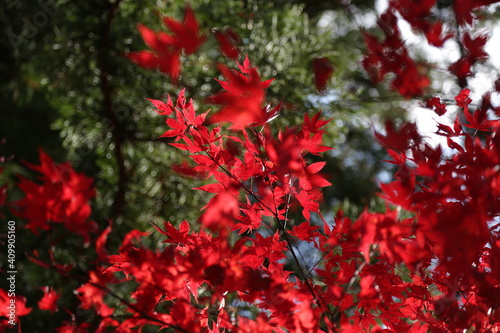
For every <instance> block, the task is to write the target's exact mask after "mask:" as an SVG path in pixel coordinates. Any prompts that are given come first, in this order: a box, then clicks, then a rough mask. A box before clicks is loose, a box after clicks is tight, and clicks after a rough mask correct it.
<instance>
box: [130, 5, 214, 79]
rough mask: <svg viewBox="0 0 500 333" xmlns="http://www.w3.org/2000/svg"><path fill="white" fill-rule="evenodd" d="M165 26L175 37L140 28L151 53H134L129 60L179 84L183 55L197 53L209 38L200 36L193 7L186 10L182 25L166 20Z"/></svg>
mask: <svg viewBox="0 0 500 333" xmlns="http://www.w3.org/2000/svg"><path fill="white" fill-rule="evenodd" d="M163 23H164V24H165V26H166V27H167V28H169V29H170V31H172V33H173V35H169V34H167V33H165V32H154V31H152V30H150V29H149V28H147V27H145V26H144V25H142V24H139V25H138V26H137V28H138V29H139V32H140V33H141V36H142V39H143V40H144V42H145V43H146V44H147V45H148V46H149V47H150V48H151V51H139V52H131V53H128V54H126V56H127V57H128V58H129V59H130V60H132V61H133V62H134V63H136V64H137V65H139V66H141V67H144V68H147V69H158V70H160V71H161V72H163V73H165V74H166V75H168V76H170V78H171V79H172V80H173V81H176V80H177V77H178V76H179V74H180V71H181V63H180V56H181V53H182V52H184V53H185V54H187V55H189V54H191V53H193V52H195V51H196V50H197V49H198V48H199V46H200V45H201V44H203V43H204V42H205V39H206V36H204V35H200V32H199V26H198V22H197V21H196V18H195V16H194V13H193V11H192V9H191V8H190V7H187V8H186V11H185V16H184V21H183V22H178V21H175V20H174V19H172V18H169V17H165V18H164V19H163Z"/></svg>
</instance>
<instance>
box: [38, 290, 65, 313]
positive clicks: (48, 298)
mask: <svg viewBox="0 0 500 333" xmlns="http://www.w3.org/2000/svg"><path fill="white" fill-rule="evenodd" d="M42 290H43V297H42V299H40V300H39V301H38V308H39V309H40V310H48V311H51V312H54V311H56V310H57V300H58V299H59V297H60V296H61V295H59V294H58V293H57V292H55V291H54V290H53V289H52V288H50V287H43V288H42Z"/></svg>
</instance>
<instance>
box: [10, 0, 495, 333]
mask: <svg viewBox="0 0 500 333" xmlns="http://www.w3.org/2000/svg"><path fill="white" fill-rule="evenodd" d="M492 2H494V1H475V2H474V3H473V4H469V3H465V2H463V1H456V2H455V3H454V5H453V7H452V9H453V10H454V15H455V19H454V23H455V24H456V25H457V26H458V27H460V29H458V30H457V31H458V32H456V31H451V30H449V29H448V27H447V24H445V22H442V21H440V20H439V19H438V18H434V17H432V18H430V17H429V14H430V13H431V12H432V11H433V10H434V9H435V7H436V6H437V4H436V2H435V1H425V2H416V1H389V6H388V8H387V10H386V12H385V13H383V14H382V15H381V16H380V18H379V21H378V27H380V29H381V33H382V34H383V38H382V39H380V38H378V37H376V36H375V35H373V34H372V33H369V32H363V36H364V40H365V42H366V46H367V54H366V56H365V58H364V60H363V63H362V65H363V66H364V68H365V69H366V71H367V76H368V77H369V78H370V79H371V80H372V81H373V83H374V84H378V83H382V82H384V80H385V76H386V75H389V74H390V76H391V82H390V88H391V89H393V90H394V91H395V92H397V93H398V94H400V95H401V96H403V97H404V98H407V99H410V98H419V103H420V104H421V105H422V106H423V107H426V108H428V109H429V110H427V111H428V112H431V110H432V111H434V112H435V113H436V114H437V115H438V116H449V117H450V118H452V119H453V121H452V124H446V123H442V121H441V120H439V119H438V120H437V125H436V126H437V127H436V128H437V131H436V133H437V134H438V135H440V136H442V137H444V138H445V139H446V144H445V145H437V146H436V145H432V144H430V143H429V142H428V141H426V138H424V137H423V136H422V134H421V133H420V132H419V129H418V127H417V126H416V124H414V123H403V124H399V125H396V124H394V123H392V122H390V121H388V122H387V123H386V124H385V129H384V130H383V131H382V130H381V131H377V132H376V133H375V134H374V136H375V139H376V140H377V141H378V142H379V144H381V145H382V146H383V147H384V148H386V150H387V153H388V156H389V158H390V160H388V161H387V162H388V163H391V164H393V165H394V166H395V170H396V171H395V173H394V175H393V178H392V180H391V181H390V182H388V183H385V184H380V197H381V198H382V199H383V200H384V202H385V204H386V210H385V211H384V212H371V211H369V210H368V209H366V210H365V211H364V212H363V213H362V214H360V216H358V217H356V218H354V219H353V218H349V217H348V216H345V215H344V213H343V212H342V211H338V212H335V214H334V215H333V216H329V215H327V214H325V215H323V213H322V212H321V210H320V207H321V206H320V203H321V201H322V199H323V193H322V189H323V188H325V187H328V186H330V185H331V182H335V179H334V178H333V179H332V178H331V177H330V176H329V175H327V174H323V173H322V170H323V169H324V167H325V164H326V162H325V161H323V160H322V156H324V154H328V153H329V151H330V150H331V149H332V148H331V147H328V146H326V145H325V144H324V143H323V141H324V136H325V135H326V134H327V132H326V130H325V126H326V125H327V124H328V122H329V121H330V119H325V118H324V117H323V116H322V114H321V113H316V114H307V113H305V115H304V117H303V121H302V123H301V124H300V125H298V126H292V127H279V126H276V125H275V119H276V117H280V110H281V108H282V103H271V102H270V101H268V99H267V98H266V97H267V95H266V94H267V89H268V88H269V87H270V86H271V85H272V83H273V78H261V75H260V73H259V68H258V67H256V66H255V65H254V64H252V62H251V59H249V57H248V56H246V57H245V58H244V59H240V60H241V62H239V61H238V60H236V61H235V62H234V63H232V60H231V62H229V63H227V64H219V65H218V68H219V71H220V73H221V75H222V76H223V77H224V78H225V80H217V82H218V83H219V84H220V86H221V91H220V92H218V93H216V94H214V95H212V96H210V97H209V98H208V99H205V100H200V101H198V100H195V98H196V96H190V94H189V93H188V92H187V91H186V90H185V89H182V88H179V91H178V93H177V94H176V96H168V97H167V98H165V99H156V98H158V97H156V98H155V97H154V96H150V97H152V98H151V99H149V101H150V102H151V103H152V105H153V106H154V108H155V110H156V112H157V113H158V115H159V116H161V117H165V132H164V133H163V134H162V135H161V137H162V138H169V140H170V141H169V146H170V147H169V148H168V149H178V150H180V151H182V152H183V154H185V157H186V161H185V162H184V163H182V164H180V165H175V166H173V168H174V169H175V170H176V171H178V172H179V173H180V174H182V175H184V176H186V177H193V178H196V179H198V180H199V186H198V187H196V188H195V189H193V190H197V191H203V192H207V193H208V194H207V202H206V205H205V206H204V207H202V208H201V212H200V215H199V218H198V220H197V221H164V222H162V223H158V222H156V221H151V224H152V227H153V230H154V233H155V235H156V236H159V237H161V240H162V242H161V244H160V245H158V246H156V247H148V246H145V245H144V243H143V240H144V239H145V238H147V237H151V236H152V235H151V233H149V232H147V231H143V230H137V229H136V230H132V231H130V232H128V233H127V234H126V235H125V236H124V237H122V238H120V241H119V243H120V245H119V247H118V249H117V250H116V251H110V250H109V248H110V243H111V238H112V237H117V236H115V234H116V232H117V231H118V230H117V229H118V227H117V225H115V224H114V223H113V221H109V223H108V225H107V226H106V227H105V228H101V229H99V228H98V225H97V224H96V222H94V221H93V220H92V219H91V206H90V204H89V200H90V199H91V198H92V197H94V196H95V189H94V187H93V185H92V179H90V178H89V177H86V176H85V175H83V174H81V173H78V172H76V171H75V170H74V169H73V168H72V167H71V165H70V164H69V163H65V164H58V163H55V162H54V161H53V160H52V159H51V158H50V157H49V156H48V155H47V154H45V153H44V152H43V151H42V150H40V165H39V166H38V165H28V166H29V167H30V168H31V169H33V170H35V171H37V172H38V173H39V174H40V179H39V181H38V182H35V181H30V180H27V179H25V178H21V179H20V180H19V182H18V187H19V188H20V189H21V191H22V192H23V193H24V196H23V198H22V199H20V200H18V201H15V202H10V203H9V206H10V207H11V209H12V210H13V211H14V212H15V214H16V215H17V216H18V217H19V218H20V219H22V221H24V224H23V226H22V227H23V228H27V229H29V230H30V231H32V232H33V233H38V232H39V231H40V230H43V231H45V232H50V231H51V230H53V229H54V228H56V227H58V226H62V227H64V229H65V231H67V232H70V233H74V234H76V235H78V236H79V237H81V239H82V246H83V245H84V244H90V248H91V249H92V251H93V255H92V256H89V257H88V258H87V259H88V261H89V264H88V267H87V269H86V270H83V271H82V270H81V269H78V267H74V266H73V265H72V264H68V263H64V262H59V261H58V258H57V257H56V255H54V250H53V248H55V247H57V242H53V243H51V247H50V248H49V249H48V251H46V253H42V252H40V251H38V249H29V250H27V255H28V257H29V258H30V260H31V261H32V262H34V263H35V264H37V265H40V266H41V267H44V268H46V269H50V270H53V271H55V272H57V273H58V274H59V275H60V276H61V277H62V278H63V279H72V280H76V281H78V282H79V283H78V287H77V288H75V290H74V293H75V297H76V298H77V299H78V305H77V308H76V309H62V308H58V300H59V299H60V298H61V297H63V296H62V295H61V293H60V292H59V291H58V290H57V289H54V288H53V287H52V286H47V285H46V283H45V282H41V284H40V286H37V287H39V288H41V290H42V291H43V295H42V296H41V298H40V299H39V300H37V301H36V303H33V304H29V306H33V307H36V308H37V310H40V311H47V312H48V313H53V312H54V311H58V310H59V311H65V312H67V313H68V316H67V320H66V321H65V322H63V323H61V325H60V326H59V328H58V329H57V332H87V331H93V332H109V331H114V332H140V331H148V330H154V331H175V332H193V333H195V332H415V333H417V332H418V333H420V332H484V333H487V332H498V331H500V261H499V260H500V259H499V258H500V229H499V228H500V120H499V118H500V107H499V106H497V103H496V102H495V100H494V98H493V97H494V96H498V94H500V78H499V79H497V80H496V81H495V83H494V86H493V87H492V89H491V91H489V92H487V93H485V94H484V95H483V96H482V97H480V98H479V99H478V100H476V101H473V100H472V99H471V88H472V87H469V86H468V78H469V77H470V76H471V75H472V69H473V68H474V66H475V65H476V64H477V63H479V62H481V61H484V60H485V59H486V58H487V53H486V52H485V50H484V46H485V43H486V41H487V36H486V35H485V34H484V33H482V34H476V33H475V32H474V31H473V28H474V22H475V21H476V20H477V19H478V16H477V15H478V14H476V13H475V11H476V10H477V9H480V8H481V7H483V6H487V5H489V4H491V3H492ZM398 16H399V17H401V19H404V20H406V21H408V23H409V24H410V25H411V26H412V27H413V29H415V31H417V32H420V33H422V35H423V36H424V37H425V38H426V39H427V41H428V43H429V44H430V45H433V46H436V47H442V46H443V45H444V44H445V42H446V41H447V40H449V39H451V38H454V39H455V40H456V42H457V43H459V45H460V47H461V50H462V52H463V54H462V56H461V58H460V59H459V60H457V61H456V62H453V63H451V64H447V66H448V70H449V72H450V73H451V74H452V75H453V76H454V79H455V80H456V82H457V86H458V87H459V88H460V89H458V90H457V91H456V94H455V96H454V99H453V100H447V99H445V98H440V97H437V96H435V97H429V98H428V96H426V95H425V93H426V91H427V89H428V88H429V86H430V85H431V83H432V80H431V77H430V76H427V74H426V73H424V72H422V68H423V67H422V66H421V65H419V64H418V63H417V62H416V61H415V60H414V59H413V58H412V55H411V52H410V51H409V50H408V49H407V47H406V45H405V42H404V40H403V38H402V35H401V32H400V30H399V27H398ZM164 23H165V25H166V26H167V27H168V28H169V30H170V31H171V32H172V34H171V35H169V34H167V33H164V32H159V33H156V32H153V31H151V30H149V29H148V28H146V27H145V26H143V25H139V26H138V28H139V30H140V31H141V34H142V36H143V38H144V41H145V42H146V44H147V45H148V46H149V47H150V48H151V49H152V51H140V52H139V53H131V54H129V55H128V57H129V58H130V59H131V60H132V61H133V62H135V63H136V64H138V65H139V66H143V67H146V68H149V69H158V70H160V71H161V72H163V73H164V74H166V75H167V76H168V78H169V79H171V80H176V79H177V77H178V75H179V73H180V63H181V59H182V54H191V53H194V52H196V50H197V49H198V47H199V46H200V45H201V44H203V43H204V42H205V41H206V39H207V37H205V35H203V34H202V33H201V32H200V30H201V28H200V26H199V24H198V22H197V20H196V17H195V14H194V12H193V11H192V10H191V9H190V8H189V7H188V8H187V9H186V14H185V18H184V21H183V22H178V21H175V20H173V19H171V18H165V19H164ZM457 33H458V34H459V35H458V36H457V35H456V34H457ZM215 38H216V40H217V41H218V43H219V46H220V48H221V50H220V51H221V53H222V54H224V55H225V56H226V57H227V58H232V59H239V58H242V57H241V56H240V54H239V52H238V50H237V46H238V42H239V40H238V38H237V36H236V35H234V34H233V33H232V32H231V30H228V29H226V30H221V31H219V32H218V33H217V34H216V35H215ZM311 60H312V64H313V72H314V75H315V85H316V88H317V89H318V90H321V91H323V90H325V89H326V86H327V84H328V80H329V78H330V77H331V75H333V73H334V68H333V66H332V65H331V63H330V62H329V60H328V58H326V57H320V58H314V59H311ZM284 101H285V102H286V96H285V97H284ZM205 104H212V105H219V106H220V108H219V109H218V110H215V111H212V110H208V109H207V108H206V107H205V106H204V105H205ZM451 109H455V110H456V111H455V113H453V114H452V111H451ZM440 119H442V118H440ZM159 121H160V120H159ZM2 201H3V199H2ZM294 212H299V213H300V214H293V213H294ZM297 216H300V217H297ZM306 250H307V251H306ZM5 294H6V292H5V291H4V290H0V296H1V303H2V304H3V305H5V304H6V303H7V302H8V298H7V296H6V295H5ZM17 299H18V304H19V308H18V311H19V312H18V316H19V317H21V316H29V314H30V311H32V308H29V307H27V305H26V301H25V299H24V298H23V297H22V296H18V298H17ZM3 307H4V306H3ZM4 308H5V307H4ZM77 311H83V312H85V311H92V313H93V317H92V318H91V319H90V320H88V321H82V320H79V319H77V317H76V316H75V313H76V312H77ZM1 313H2V314H3V315H4V312H1ZM19 317H18V319H17V320H19V321H21V320H24V319H22V318H19ZM1 325H3V327H5V326H7V325H8V324H7V322H6V321H5V320H3V318H2V322H1ZM19 327H20V326H19Z"/></svg>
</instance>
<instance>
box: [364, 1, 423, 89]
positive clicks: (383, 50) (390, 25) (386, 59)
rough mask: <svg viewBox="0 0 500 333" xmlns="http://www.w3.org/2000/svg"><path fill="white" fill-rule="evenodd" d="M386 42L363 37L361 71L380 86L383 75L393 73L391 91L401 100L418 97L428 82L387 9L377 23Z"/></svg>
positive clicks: (395, 19)
mask: <svg viewBox="0 0 500 333" xmlns="http://www.w3.org/2000/svg"><path fill="white" fill-rule="evenodd" d="M378 25H379V26H380V28H381V29H382V31H383V32H384V36H385V39H384V40H382V41H379V40H378V39H377V38H375V37H374V36H372V35H370V34H368V33H364V34H363V37H364V40H365V44H366V45H367V47H368V54H366V55H365V57H364V58H363V62H362V64H363V67H364V68H365V70H366V72H367V73H368V76H369V77H370V79H371V80H372V82H373V83H379V82H381V81H382V80H383V79H384V77H385V75H386V74H388V73H394V75H395V78H394V80H393V81H392V83H391V88H392V89H393V90H397V91H398V92H399V93H400V94H401V95H402V96H404V97H408V98H409V97H413V96H420V95H422V94H423V93H424V89H425V88H427V86H429V84H430V80H429V78H428V77H427V76H426V75H425V74H423V71H422V70H421V69H420V68H419V65H417V64H416V63H415V62H414V61H413V60H412V59H411V58H410V56H409V54H408V50H407V49H406V47H405V45H404V42H403V40H402V39H401V34H400V31H399V28H398V25H397V18H396V15H395V14H394V12H393V11H392V10H391V9H390V8H389V9H388V10H387V11H386V12H385V13H384V14H383V15H382V16H381V17H380V18H379V20H378Z"/></svg>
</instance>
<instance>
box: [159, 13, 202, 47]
mask: <svg viewBox="0 0 500 333" xmlns="http://www.w3.org/2000/svg"><path fill="white" fill-rule="evenodd" d="M163 23H164V24H165V26H167V27H168V28H169V29H170V31H172V32H173V33H174V36H173V43H172V44H173V45H174V46H175V47H176V48H177V49H182V50H184V52H185V53H186V54H191V53H193V52H195V51H196V49H198V47H200V45H201V44H203V43H204V42H205V39H206V36H205V35H200V29H199V26H198V21H196V17H195V16H194V13H193V10H192V9H191V7H189V6H187V7H186V11H185V13H184V22H182V23H181V22H178V21H175V20H174V19H172V18H170V17H164V18H163Z"/></svg>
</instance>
